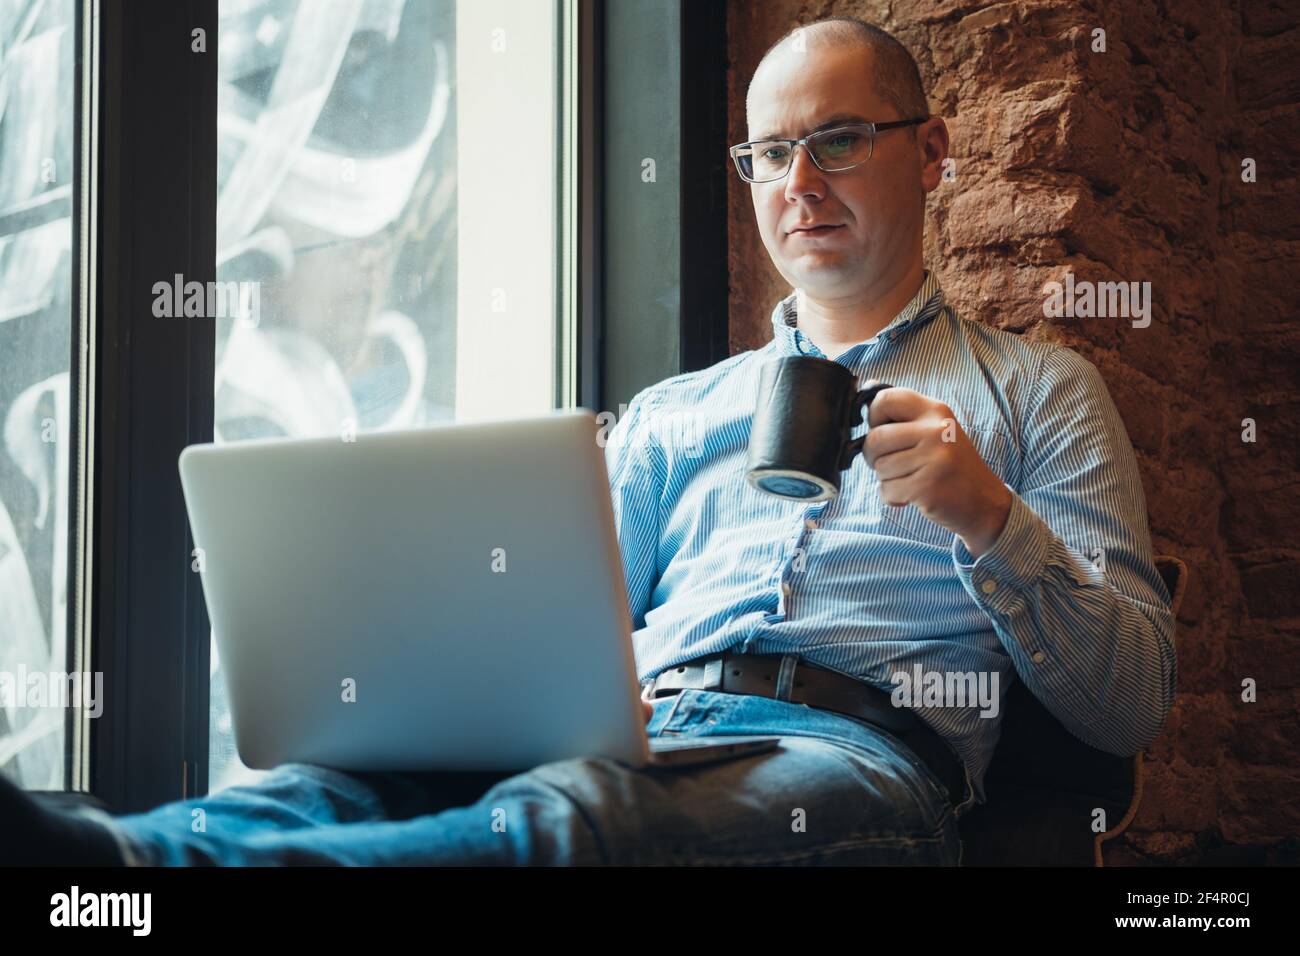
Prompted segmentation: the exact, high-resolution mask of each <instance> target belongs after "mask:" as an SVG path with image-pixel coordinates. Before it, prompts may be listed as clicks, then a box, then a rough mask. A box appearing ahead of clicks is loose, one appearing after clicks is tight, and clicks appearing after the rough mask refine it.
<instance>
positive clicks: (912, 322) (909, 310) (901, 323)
mask: <svg viewBox="0 0 1300 956" xmlns="http://www.w3.org/2000/svg"><path fill="white" fill-rule="evenodd" d="M798 298H799V292H798V290H795V291H794V292H791V293H790V294H789V295H788V296H786V297H785V298H784V299H782V300H781V301H780V302H778V303H777V304H776V308H774V309H773V310H772V335H773V339H774V341H775V343H776V351H777V353H778V354H780V355H823V353H822V351H821V350H820V349H819V348H817V346H816V345H814V344H813V342H812V340H811V339H809V338H808V337H807V336H806V335H804V334H803V331H802V330H800V329H799V327H798ZM943 304H944V302H943V289H941V288H940V287H939V280H938V278H937V277H936V276H935V274H934V273H933V272H931V271H930V270H929V269H926V270H925V274H924V277H923V278H922V280H921V287H920V288H919V289H917V290H916V295H914V296H912V299H911V301H910V302H908V303H907V305H905V306H903V311H901V312H899V313H898V315H896V316H894V318H893V319H892V320H891V321H890V323H889V324H888V325H886V326H885V327H884V328H883V329H881V330H880V331H879V332H877V333H876V335H875V336H874V337H873V338H872V339H868V340H867V341H868V342H870V341H873V339H884V340H885V341H887V342H890V341H893V340H894V339H895V338H897V337H898V336H899V335H901V334H902V333H903V331H904V330H905V329H907V328H909V327H912V326H920V325H923V324H924V323H925V322H927V321H928V320H930V319H932V318H934V317H935V316H936V315H938V314H939V311H940V310H941V309H942V308H943ZM858 344H859V345H861V344H864V343H858ZM853 348H857V346H856V345H855V346H851V347H850V350H851V349H853ZM846 351H849V350H846ZM823 357H824V356H823Z"/></svg>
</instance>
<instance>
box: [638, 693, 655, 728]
mask: <svg viewBox="0 0 1300 956" xmlns="http://www.w3.org/2000/svg"><path fill="white" fill-rule="evenodd" d="M641 709H642V710H644V711H645V722H646V723H647V724H648V723H650V718H651V717H653V716H654V715H655V705H654V704H652V703H650V701H648V700H646V699H645V698H644V697H642V698H641Z"/></svg>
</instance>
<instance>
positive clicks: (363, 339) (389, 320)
mask: <svg viewBox="0 0 1300 956" xmlns="http://www.w3.org/2000/svg"><path fill="white" fill-rule="evenodd" d="M218 49H219V57H220V59H219V77H218V81H219V93H218V200H217V256H218V261H217V278H218V281H219V282H220V283H224V284H227V288H228V289H229V290H230V295H228V297H227V301H228V302H230V303H233V305H232V306H231V307H230V308H229V309H228V310H227V311H228V312H229V314H228V315H224V316H222V315H218V317H217V327H216V328H217V354H216V422H215V434H216V440H217V441H218V442H230V441H238V440H241V439H249V438H258V437H268V436H294V437H298V436H319V435H339V436H340V438H343V437H345V436H346V435H347V434H348V433H349V432H352V433H356V432H361V431H366V430H376V429H394V428H409V427H414V426H419V425H424V424H430V423H435V422H440V421H450V420H454V419H466V418H490V417H499V416H515V415H526V414H531V413H534V412H538V411H544V410H546V409H549V408H552V407H554V404H555V402H554V395H555V391H556V388H555V381H554V374H555V371H554V365H555V361H554V356H555V353H556V344H555V324H556V316H555V307H554V303H555V301H556V294H555V293H556V289H555V276H556V268H555V255H556V253H555V243H556V233H557V224H556V222H555V209H556V180H557V169H558V166H557V148H556V122H557V113H556V104H557V94H556V90H557V88H558V68H557V52H558V51H557V12H556V8H555V6H554V4H553V3H547V2H539V0H464V2H459V3H458V2H456V0H418V2H417V0H330V2H328V3H321V2H308V0H304V2H302V3H301V4H300V3H299V2H297V0H222V2H221V5H220V36H219V38H218ZM230 283H237V284H238V285H235V286H231V285H229V284H230ZM209 740H210V749H211V759H210V763H209V781H208V785H209V789H211V790H217V789H220V788H222V787H225V786H229V785H231V784H232V783H236V782H240V781H242V780H244V779H248V778H249V777H251V776H255V774H253V773H252V772H251V771H249V770H248V769H247V768H246V767H244V766H243V765H242V764H241V763H240V762H239V760H238V757H237V755H236V753H235V749H234V740H233V737H232V733H231V722H230V713H229V708H228V703H227V697H226V691H225V687H224V684H223V682H222V674H221V668H220V659H219V654H218V648H217V645H216V642H215V641H214V643H213V648H212V710H211V726H210V733H209Z"/></svg>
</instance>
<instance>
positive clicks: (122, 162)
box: [68, 0, 728, 813]
mask: <svg viewBox="0 0 1300 956" xmlns="http://www.w3.org/2000/svg"><path fill="white" fill-rule="evenodd" d="M81 4H82V6H81V8H80V9H79V11H78V18H77V22H78V32H79V35H78V38H77V44H78V55H77V77H76V91H77V92H76V96H77V104H76V109H77V117H78V122H77V131H76V141H75V144H74V150H75V154H76V160H77V163H78V168H77V176H78V179H77V187H76V189H75V190H74V220H73V221H74V228H75V230H76V232H75V238H76V241H75V242H74V262H73V275H74V282H75V283H76V286H77V288H76V290H75V298H74V316H73V321H74V336H73V345H72V348H73V366H72V367H73V376H72V378H73V396H72V400H73V408H75V409H78V414H77V415H75V416H74V418H76V419H77V427H78V428H79V432H78V435H77V436H76V437H75V439H74V443H73V446H72V447H73V460H72V462H71V467H70V469H69V471H70V475H71V479H70V480H71V481H72V482H73V489H74V491H77V490H78V489H79V490H80V493H81V494H83V495H84V508H83V509H82V511H81V512H79V514H78V519H77V520H75V521H70V538H71V540H70V550H69V554H70V556H73V557H74V560H70V561H69V602H68V607H69V611H68V614H69V632H68V633H69V639H70V641H72V642H74V643H73V646H74V647H76V648H79V649H80V650H81V652H82V653H85V654H87V655H88V656H89V659H90V660H91V667H92V668H93V669H95V670H99V671H102V672H103V674H104V688H105V708H104V712H103V714H102V715H101V716H100V717H99V718H98V719H96V720H95V721H94V722H93V724H91V725H89V726H88V730H89V733H88V734H85V733H83V734H80V735H79V736H77V737H70V738H69V740H70V741H76V742H77V746H76V747H75V748H71V747H70V748H69V750H70V760H71V764H70V767H69V770H70V775H69V778H68V779H69V791H70V792H71V793H73V794H74V795H75V794H76V793H77V792H81V793H82V794H83V795H85V794H86V793H87V791H88V793H89V795H90V796H89V799H90V800H91V801H92V802H97V803H99V804H100V805H102V806H106V807H108V808H109V809H111V810H112V811H113V812H117V813H128V812H139V811H142V810H146V809H149V808H152V807H154V806H157V805H159V804H162V803H165V802H168V801H172V800H177V799H185V798H190V797H194V796H199V795H202V794H204V793H206V792H207V788H208V727H209V712H208V711H209V703H210V702H209V662H210V653H209V651H210V624H209V620H208V615H207V610H206V606H205V604H204V601H203V594H202V587H201V581H200V578H199V575H198V574H197V573H195V572H193V571H192V570H191V569H190V561H191V555H192V552H193V548H194V542H193V538H192V535H191V533H190V529H189V522H188V518H187V514H186V510H185V503H184V498H183V495H182V493H181V487H180V481H179V473H178V469H177V459H178V456H179V455H180V452H181V450H182V449H183V448H185V447H186V446H187V445H190V444H194V443H197V442H209V441H212V439H213V413H214V407H213V406H214V397H213V376H214V371H215V369H214V364H215V323H214V322H213V321H212V320H211V319H200V320H195V319H186V320H184V321H179V322H178V321H176V320H170V319H157V318H155V317H154V316H153V315H152V311H151V304H152V299H153V293H152V291H151V290H152V285H153V283H154V282H155V281H159V280H164V279H169V278H170V277H171V276H172V275H174V274H175V273H176V272H180V273H182V274H183V275H184V276H185V278H186V279H187V280H190V279H193V280H197V281H199V282H208V281H215V279H216V201H217V169H216V166H217V129H216V115H217V40H218V37H217V23H218V0H132V2H118V0H81ZM656 5H657V12H658V13H659V14H662V18H661V20H660V21H659V22H658V24H657V27H658V28H659V29H661V31H662V37H661V38H660V39H661V40H662V41H663V42H665V43H667V44H669V45H670V46H671V45H674V44H676V45H679V47H678V48H679V50H680V61H679V64H678V66H679V69H678V71H677V72H676V75H672V76H669V77H667V78H666V79H665V80H664V82H665V83H666V89H667V93H668V95H669V97H670V104H671V109H672V110H673V115H674V116H675V117H676V121H677V122H676V128H677V135H678V136H679V137H680V139H679V141H680V142H682V143H687V142H689V143H691V150H692V157H693V158H692V166H691V170H692V174H691V175H690V176H682V177H680V179H681V182H680V183H675V184H671V188H669V189H664V190H661V191H660V192H659V193H658V194H657V195H656V198H655V210H654V220H655V221H654V223H653V225H654V227H656V228H660V229H673V230H678V247H679V250H680V255H679V256H678V257H677V259H676V261H675V262H672V263H670V264H669V269H668V271H667V273H665V274H664V275H663V276H662V277H661V278H662V281H663V282H664V284H665V285H667V286H674V287H676V289H677V290H678V292H677V295H678V304H679V308H678V309H677V310H676V312H675V313H674V312H673V311H671V310H667V311H665V310H660V311H659V312H656V313H647V312H645V311H644V309H641V310H638V309H637V308H636V306H638V305H640V306H644V303H633V302H628V301H626V299H624V300H622V301H620V300H619V299H618V298H617V297H611V295H610V291H609V287H608V283H607V274H606V268H607V266H608V264H609V262H610V260H611V258H615V259H617V258H620V257H626V256H628V255H629V254H636V253H637V252H638V250H643V249H644V248H645V237H644V230H643V229H642V230H638V229H629V228H626V226H627V216H626V211H627V210H626V207H623V208H620V209H619V210H616V211H614V212H613V213H611V207H610V205H609V200H610V197H611V193H612V192H616V191H617V190H612V189H611V184H610V176H611V165H610V164H611V162H612V161H617V160H619V159H620V157H618V156H615V155H611V150H610V145H609V144H610V130H611V127H612V125H613V124H614V123H616V122H623V123H626V117H627V116H629V115H634V114H635V112H636V110H637V108H638V106H639V105H640V104H642V103H644V102H645V97H646V92H645V90H644V89H642V90H641V91H640V93H639V94H638V96H637V97H634V96H631V95H629V94H628V93H627V90H628V89H629V86H628V84H626V83H622V84H614V85H613V86H611V80H612V79H618V78H619V74H616V73H615V72H614V71H619V73H621V74H622V75H623V77H624V78H625V77H626V76H627V75H629V74H635V75H638V76H645V75H646V70H647V61H646V58H645V57H644V56H641V55H639V53H640V52H641V51H640V49H639V47H638V44H637V43H636V42H632V41H631V40H630V39H629V37H628V34H627V33H626V32H625V33H623V34H620V35H619V36H621V37H622V39H621V40H616V39H615V33H613V32H611V29H610V26H611V18H614V19H617V18H620V17H623V16H625V15H626V14H627V13H628V11H629V10H630V9H631V8H630V7H629V6H628V5H626V4H622V3H614V2H612V0H561V2H560V3H559V4H558V11H557V12H558V15H559V18H560V24H559V25H560V28H561V29H560V31H559V36H560V42H561V44H562V45H564V44H569V46H567V47H564V48H562V49H561V51H560V53H561V56H560V59H559V63H560V65H561V71H560V72H561V76H560V84H559V85H560V89H559V90H557V95H558V96H559V97H560V100H559V102H560V109H559V111H558V113H559V117H560V119H559V122H560V124H561V127H560V130H559V133H560V134H561V139H560V141H561V142H567V143H569V144H570V147H571V152H570V154H569V155H570V157H571V162H570V163H567V164H566V163H561V164H560V167H561V168H560V169H559V173H558V175H559V182H558V183H557V186H558V187H559V189H558V191H557V195H559V196H560V197H562V202H561V205H562V206H564V205H565V201H564V200H565V199H566V198H567V208H568V209H569V210H571V214H569V215H567V216H565V215H557V223H556V228H557V230H558V231H559V238H560V240H561V241H560V243H559V244H558V246H557V248H558V249H559V250H560V251H561V257H560V262H561V263H565V262H567V263H569V268H568V269H567V270H562V272H561V274H560V275H558V276H557V283H556V288H557V297H556V314H557V329H556V333H557V334H556V361H557V363H560V365H561V366H563V367H565V368H571V369H572V370H573V374H572V375H568V376H565V375H557V376H556V382H557V395H556V404H557V406H558V407H565V406H569V405H572V404H577V405H582V406H585V407H587V408H590V409H592V410H594V411H601V410H604V409H609V408H617V407H618V403H619V402H620V401H626V400H627V398H629V397H630V393H628V392H627V390H626V389H627V387H628V384H629V383H628V381H627V379H626V376H622V377H620V375H619V374H611V371H610V370H611V368H618V367H620V366H622V367H624V368H628V367H633V365H634V364H635V363H637V362H639V361H643V356H641V354H640V352H639V350H638V348H637V344H636V341H635V339H633V338H630V337H629V336H628V335H627V334H626V332H627V330H628V327H629V324H630V323H637V324H640V325H641V331H640V334H643V335H650V336H655V337H659V336H662V337H664V340H666V341H670V342H671V343H672V352H671V355H672V358H671V359H668V360H666V361H665V362H664V363H662V365H661V366H657V365H656V366H654V367H649V366H647V367H646V369H645V372H644V374H646V375H648V376H649V377H650V378H651V379H652V380H658V379H660V378H663V377H667V376H668V375H673V374H677V373H678V372H681V371H690V370H694V369H698V368H704V367H707V366H708V365H711V364H713V363H715V362H718V361H721V360H722V359H724V358H726V357H727V354H728V335H727V329H728V323H727V308H726V307H727V296H728V282H727V269H726V267H727V241H726V213H727V210H726V163H727V161H728V160H727V156H726V129H725V109H726V107H725V104H726V57H724V56H719V55H718V51H719V49H725V41H726V13H725V11H726V6H725V2H724V0H656ZM196 29H203V30H204V31H205V42H206V49H205V52H203V53H195V52H192V51H191V37H192V33H191V31H193V30H196ZM615 88H617V89H618V90H619V91H621V92H619V93H617V94H614V93H611V90H612V89H615ZM159 117H167V118H168V122H159ZM620 117H621V119H620ZM575 139H576V143H575V142H574V140H575ZM702 157H707V159H702ZM682 159H683V157H682V156H681V155H677V156H674V157H671V160H672V161H673V162H675V163H676V164H677V165H678V168H681V161H682ZM559 211H561V210H557V212H559ZM566 355H567V356H569V358H568V359H567V360H566V358H565V356H566ZM567 362H572V363H573V364H572V365H568V364H567ZM652 364H653V363H652ZM561 370H562V369H561V368H558V367H557V372H558V371H561ZM72 500H73V501H74V503H77V502H78V501H79V499H76V498H74V499H72ZM84 729H85V728H83V730H84Z"/></svg>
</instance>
